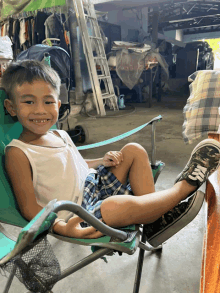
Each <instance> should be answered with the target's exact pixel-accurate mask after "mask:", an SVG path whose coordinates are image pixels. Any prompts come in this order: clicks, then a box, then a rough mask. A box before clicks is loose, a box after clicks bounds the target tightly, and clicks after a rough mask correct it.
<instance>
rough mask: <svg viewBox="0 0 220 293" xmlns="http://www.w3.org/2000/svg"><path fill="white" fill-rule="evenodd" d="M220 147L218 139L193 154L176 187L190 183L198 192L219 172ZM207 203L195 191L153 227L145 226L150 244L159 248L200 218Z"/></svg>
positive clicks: (205, 144) (198, 148)
mask: <svg viewBox="0 0 220 293" xmlns="http://www.w3.org/2000/svg"><path fill="white" fill-rule="evenodd" d="M219 159H220V143H219V142H218V141H216V140H214V139H205V140H203V141H201V142H200V143H199V144H198V145H197V146H196V147H195V148H194V150H193V151H192V154H191V157H190V159H189V161H188V163H187V164H186V166H185V168H184V169H183V171H182V172H181V173H180V174H179V175H178V177H177V179H176V181H175V183H177V182H179V181H182V180H186V181H187V182H188V183H189V184H191V185H193V186H195V187H196V190H198V189H199V187H200V186H201V185H202V184H203V183H204V182H205V181H206V180H207V178H208V177H209V176H210V175H211V174H212V173H213V172H214V171H215V170H216V169H217V168H218V166H219ZM203 200H204V193H202V192H201V191H194V192H193V193H191V194H190V195H189V196H188V197H187V198H186V199H185V200H184V201H182V202H180V203H179V204H178V205H177V206H176V207H174V208H173V209H172V210H170V211H169V212H167V213H166V214H164V215H163V216H162V217H160V218H159V219H158V220H156V221H155V222H153V223H151V224H147V225H144V233H145V234H146V235H147V241H148V242H149V243H150V244H151V245H153V246H155V247H156V246H158V245H160V244H161V243H163V242H164V241H166V240H167V239H169V238H170V237H171V236H173V235H174V234H175V233H177V232H178V231H179V230H181V229H182V228H183V227H185V226H186V225H187V224H189V223H190V222H191V221H192V220H193V219H194V218H195V216H196V215H197V214H198V212H199V210H200V208H201V207H202V203H203Z"/></svg>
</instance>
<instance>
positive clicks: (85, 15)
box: [85, 14, 97, 20]
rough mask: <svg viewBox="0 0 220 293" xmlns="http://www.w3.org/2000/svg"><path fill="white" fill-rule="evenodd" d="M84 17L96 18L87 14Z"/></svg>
mask: <svg viewBox="0 0 220 293" xmlns="http://www.w3.org/2000/svg"><path fill="white" fill-rule="evenodd" d="M85 17H87V18H90V19H93V20H97V18H95V17H92V16H90V15H88V14H85Z"/></svg>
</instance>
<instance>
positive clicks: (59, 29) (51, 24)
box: [44, 13, 68, 51]
mask: <svg viewBox="0 0 220 293" xmlns="http://www.w3.org/2000/svg"><path fill="white" fill-rule="evenodd" d="M44 25H45V36H46V38H57V39H60V47H62V48H63V49H64V50H66V51H68V47H67V44H66V41H65V36H64V27H63V24H62V23H61V19H60V18H59V17H58V15H57V14H55V13H53V14H52V15H50V16H49V17H48V18H47V20H46V21H45V23H44Z"/></svg>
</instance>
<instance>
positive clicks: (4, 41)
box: [0, 36, 13, 60]
mask: <svg viewBox="0 0 220 293" xmlns="http://www.w3.org/2000/svg"><path fill="white" fill-rule="evenodd" d="M11 46H12V42H11V40H10V39H9V37H8V36H4V37H0V60H1V59H9V60H12V59H13V51H12V47H11Z"/></svg>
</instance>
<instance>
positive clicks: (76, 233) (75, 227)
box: [55, 217, 103, 239]
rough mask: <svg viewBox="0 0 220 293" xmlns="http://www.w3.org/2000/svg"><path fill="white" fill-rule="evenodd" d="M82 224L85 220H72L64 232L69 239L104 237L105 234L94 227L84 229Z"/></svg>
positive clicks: (76, 218) (74, 218)
mask: <svg viewBox="0 0 220 293" xmlns="http://www.w3.org/2000/svg"><path fill="white" fill-rule="evenodd" d="M81 222H83V220H82V219H81V218H79V217H73V218H70V219H69V221H68V222H67V223H66V226H65V228H64V230H63V231H62V232H63V233H64V234H65V236H67V237H73V238H82V239H86V238H89V239H91V238H99V237H101V236H103V234H102V233H101V232H100V231H97V230H96V229H95V228H94V227H87V228H82V227H81V226H80V223H81ZM55 227H56V226H55ZM63 233H62V234H63Z"/></svg>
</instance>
